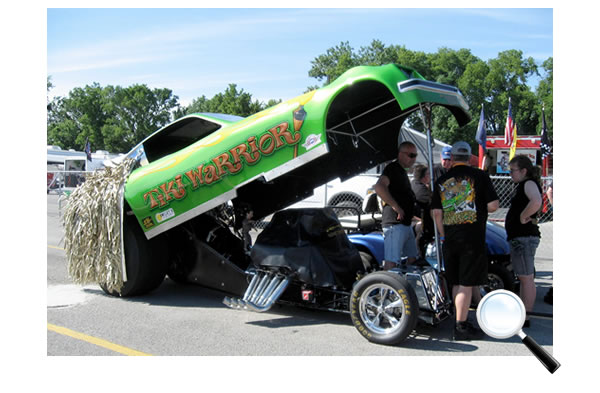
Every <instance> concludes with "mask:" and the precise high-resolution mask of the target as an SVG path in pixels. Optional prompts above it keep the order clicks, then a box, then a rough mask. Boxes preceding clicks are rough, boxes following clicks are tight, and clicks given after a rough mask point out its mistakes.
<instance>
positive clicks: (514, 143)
mask: <svg viewBox="0 0 600 393" xmlns="http://www.w3.org/2000/svg"><path fill="white" fill-rule="evenodd" d="M517 139H518V138H517V125H516V124H515V127H514V133H513V137H512V144H511V145H510V154H509V155H508V161H510V160H512V159H513V157H514V156H515V154H517Z"/></svg>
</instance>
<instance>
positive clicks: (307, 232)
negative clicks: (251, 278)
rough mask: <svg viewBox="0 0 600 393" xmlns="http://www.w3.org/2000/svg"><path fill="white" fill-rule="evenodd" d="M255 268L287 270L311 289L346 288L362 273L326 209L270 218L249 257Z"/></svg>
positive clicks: (353, 250)
mask: <svg viewBox="0 0 600 393" xmlns="http://www.w3.org/2000/svg"><path fill="white" fill-rule="evenodd" d="M250 256H251V258H252V261H253V262H254V264H255V265H256V266H264V267H287V268H289V269H291V271H292V272H295V273H296V274H297V276H296V279H297V280H299V281H301V282H304V283H307V284H311V285H315V286H321V287H333V286H336V287H337V288H345V289H350V288H351V287H352V284H353V283H354V281H355V280H356V273H357V272H358V271H359V270H364V269H363V265H362V262H361V258H360V255H359V253H358V250H357V249H356V247H354V245H353V244H352V243H351V242H350V240H349V239H348V237H347V236H346V233H345V232H344V231H343V229H342V227H341V225H340V222H339V221H338V218H337V216H336V215H335V213H334V212H333V210H332V209H330V208H325V209H287V210H282V211H279V212H277V213H275V214H274V215H273V218H272V219H271V222H270V223H269V225H267V227H266V228H265V229H264V230H263V231H262V232H261V233H260V234H259V235H258V237H257V239H256V243H255V244H254V247H252V252H251V254H250Z"/></svg>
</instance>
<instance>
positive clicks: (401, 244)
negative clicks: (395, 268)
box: [383, 224, 418, 263]
mask: <svg viewBox="0 0 600 393" xmlns="http://www.w3.org/2000/svg"><path fill="white" fill-rule="evenodd" d="M383 245H384V253H383V259H384V260H386V261H390V262H396V263H400V260H401V259H402V258H403V257H417V255H418V251H417V243H416V240H415V233H414V232H413V229H412V227H410V226H408V225H402V224H397V225H392V226H390V227H385V228H383Z"/></svg>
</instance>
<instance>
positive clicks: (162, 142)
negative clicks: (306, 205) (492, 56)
mask: <svg viewBox="0 0 600 393" xmlns="http://www.w3.org/2000/svg"><path fill="white" fill-rule="evenodd" d="M420 104H438V105H442V106H445V107H447V108H448V109H449V110H450V111H451V112H452V113H453V114H454V115H455V117H456V119H457V121H458V122H459V124H465V123H466V122H468V121H469V115H468V113H467V110H468V106H467V104H466V102H465V101H464V99H463V97H462V95H461V94H460V92H459V91H458V90H457V89H456V88H454V87H451V86H446V85H441V84H437V83H432V82H428V81H426V80H424V79H423V78H422V77H421V75H419V74H418V73H417V72H416V71H414V70H411V69H409V68H405V67H401V66H397V65H394V64H389V65H385V66H380V67H356V68H353V69H351V70H349V71H347V72H346V73H344V74H343V75H342V76H341V77H340V78H338V79H337V80H336V81H334V82H333V83H331V84H330V85H328V86H326V87H324V88H321V89H318V90H314V91H311V92H309V93H306V94H304V95H302V96H299V97H296V98H294V99H291V100H288V101H286V102H284V103H281V104H279V105H277V106H274V107H272V108H269V109H267V110H265V111H262V112H259V113H257V114H255V115H253V116H250V117H248V118H244V119H241V120H239V121H234V122H230V121H226V120H223V119H216V118H212V119H211V118H210V117H207V116H203V115H191V116H186V117H184V118H182V119H179V120H177V121H175V122H174V123H172V124H170V125H169V126H167V127H165V128H164V129H162V130H160V131H159V132H157V133H155V134H154V135H153V136H151V137H150V138H148V139H146V140H145V141H144V142H142V143H141V144H140V145H138V146H137V147H136V149H134V151H132V152H131V153H130V155H139V156H140V157H141V158H143V157H144V155H145V158H146V159H147V161H148V164H147V165H143V166H141V167H139V168H137V169H135V170H134V171H133V172H132V173H131V175H130V177H129V179H128V180H127V183H126V185H125V193H124V198H125V200H126V201H127V203H128V205H129V207H130V209H131V210H132V211H133V214H134V215H135V216H136V218H137V220H138V222H139V224H140V226H141V228H142V229H143V231H144V233H145V236H146V237H147V238H148V239H151V238H153V237H154V236H157V235H159V234H160V233H163V232H165V231H167V230H169V229H171V228H173V227H175V226H177V225H179V224H181V223H183V222H186V221H188V220H190V219H192V218H194V217H197V216H198V215H200V214H202V213H204V212H206V211H208V210H210V209H212V208H214V207H216V206H219V205H221V204H223V203H224V202H226V201H228V200H234V204H236V203H244V204H248V205H249V206H251V207H252V209H253V211H254V215H255V217H264V216H266V215H268V214H271V213H273V212H275V211H277V210H279V209H281V208H283V207H286V206H289V205H290V204H292V203H294V202H297V201H299V200H301V199H303V198H305V197H306V196H308V195H310V193H312V190H313V189H314V188H315V187H317V186H319V185H321V184H324V183H325V182H327V181H329V180H332V179H335V178H337V177H339V178H340V179H342V180H345V179H347V178H349V177H352V176H354V175H356V174H358V173H361V172H364V171H365V170H367V169H369V168H371V167H373V166H374V165H376V164H378V163H381V162H384V161H387V160H390V159H392V158H394V157H395V156H396V154H397V135H398V131H399V130H400V127H401V125H402V122H403V121H404V120H405V119H406V117H407V116H408V115H409V114H410V113H411V112H412V111H413V110H416V109H418V108H419V105H420ZM167 134H168V135H169V136H170V137H169V138H166V137H163V135H167Z"/></svg>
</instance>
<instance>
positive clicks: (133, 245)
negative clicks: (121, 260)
mask: <svg viewBox="0 0 600 393" xmlns="http://www.w3.org/2000/svg"><path fill="white" fill-rule="evenodd" d="M162 239H163V238H162V237H160V236H159V237H157V238H154V239H152V240H148V239H146V236H145V235H144V233H143V231H142V229H141V227H140V225H139V224H138V222H137V220H136V219H135V217H133V216H131V217H126V218H125V222H124V223H123V243H124V246H125V265H126V268H127V281H126V282H125V283H124V284H123V287H122V288H121V290H120V291H109V290H107V288H106V286H105V285H103V284H100V287H101V288H102V290H103V291H104V292H105V293H107V294H108V295H111V296H121V297H130V296H139V295H144V294H146V293H148V292H151V291H153V290H154V289H156V288H158V287H159V286H160V284H161V283H162V282H163V280H164V278H165V275H166V272H167V258H166V255H167V254H166V248H165V244H164V242H163V240H162Z"/></svg>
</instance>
